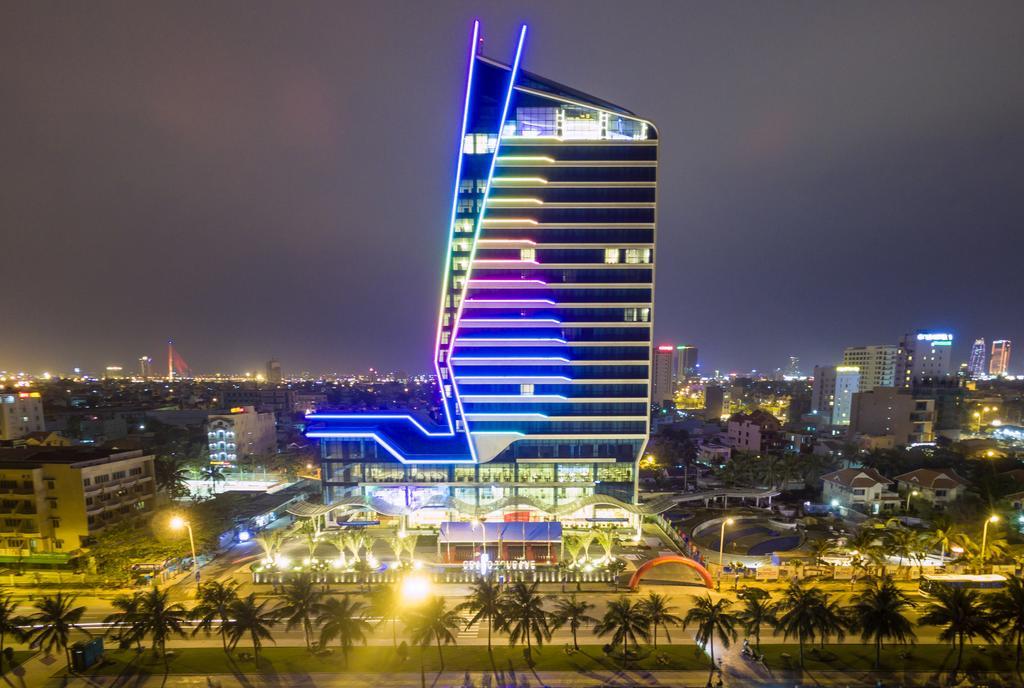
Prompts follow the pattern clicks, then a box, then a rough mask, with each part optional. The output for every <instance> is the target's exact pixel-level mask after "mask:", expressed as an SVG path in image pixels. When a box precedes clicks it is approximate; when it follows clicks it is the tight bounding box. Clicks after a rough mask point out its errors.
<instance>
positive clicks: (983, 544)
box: [981, 514, 999, 566]
mask: <svg viewBox="0 0 1024 688" xmlns="http://www.w3.org/2000/svg"><path fill="white" fill-rule="evenodd" d="M998 520H999V517H998V516H996V515H995V514H992V515H991V516H989V517H988V518H987V519H985V527H984V528H982V529H981V565H982V566H984V565H985V547H986V545H988V524H989V523H996V522H997V521H998Z"/></svg>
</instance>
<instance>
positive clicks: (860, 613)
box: [850, 576, 916, 669]
mask: <svg viewBox="0 0 1024 688" xmlns="http://www.w3.org/2000/svg"><path fill="white" fill-rule="evenodd" d="M913 606H915V605H914V603H913V602H911V601H910V600H909V599H907V596H906V595H904V594H903V593H902V592H901V591H900V589H899V588H897V587H896V584H895V583H894V582H893V580H892V578H890V577H889V576H884V577H883V578H880V579H871V580H869V581H868V586H867V587H866V588H865V589H864V590H862V591H861V592H860V593H858V594H857V595H856V596H855V597H854V598H853V605H852V606H851V607H850V619H851V621H852V624H851V628H852V629H853V630H855V631H860V639H861V640H862V641H863V642H868V641H869V640H870V641H873V642H874V644H875V669H878V668H880V667H881V662H882V642H883V641H886V640H893V641H896V642H897V643H899V644H900V645H905V644H906V643H908V642H910V643H912V642H914V639H915V637H916V636H915V634H914V629H913V626H912V624H911V623H910V621H909V620H908V619H907V617H906V612H907V611H908V610H909V609H910V608H911V607H913Z"/></svg>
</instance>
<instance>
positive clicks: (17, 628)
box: [0, 595, 26, 666]
mask: <svg viewBox="0 0 1024 688" xmlns="http://www.w3.org/2000/svg"><path fill="white" fill-rule="evenodd" d="M17 606H18V605H17V604H15V602H14V600H13V599H11V596H10V595H5V596H3V597H2V598H0V666H2V664H3V657H4V643H5V642H6V640H7V636H12V637H13V638H14V639H15V640H21V639H22V638H23V637H24V636H25V634H24V633H23V632H22V630H21V626H22V624H24V623H25V622H26V620H25V619H24V618H22V617H21V616H18V615H17V614H15V609H16V608H17Z"/></svg>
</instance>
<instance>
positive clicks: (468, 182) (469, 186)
mask: <svg viewBox="0 0 1024 688" xmlns="http://www.w3.org/2000/svg"><path fill="white" fill-rule="evenodd" d="M473 182H474V180H473V179H463V180H462V181H461V182H459V193H472V191H473Z"/></svg>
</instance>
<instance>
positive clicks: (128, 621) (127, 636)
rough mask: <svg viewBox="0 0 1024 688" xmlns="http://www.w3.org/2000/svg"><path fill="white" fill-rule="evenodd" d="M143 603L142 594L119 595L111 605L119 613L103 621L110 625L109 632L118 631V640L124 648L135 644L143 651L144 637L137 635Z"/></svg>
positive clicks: (109, 615) (108, 616)
mask: <svg viewBox="0 0 1024 688" xmlns="http://www.w3.org/2000/svg"><path fill="white" fill-rule="evenodd" d="M141 603H142V593H138V592H136V593H132V594H131V595H118V596H117V597H115V598H114V599H113V601H111V603H110V606H112V607H113V608H114V609H116V610H117V611H115V612H113V613H112V614H107V616H106V617H104V619H103V623H106V624H110V628H109V630H108V632H109V631H114V630H116V631H117V639H118V640H119V641H120V642H121V643H122V647H128V646H130V645H131V644H132V643H135V645H136V647H137V648H138V649H139V650H140V651H141V650H142V636H141V635H140V634H138V633H137V631H138V626H137V624H136V622H137V621H138V618H139V607H140V605H141Z"/></svg>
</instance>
